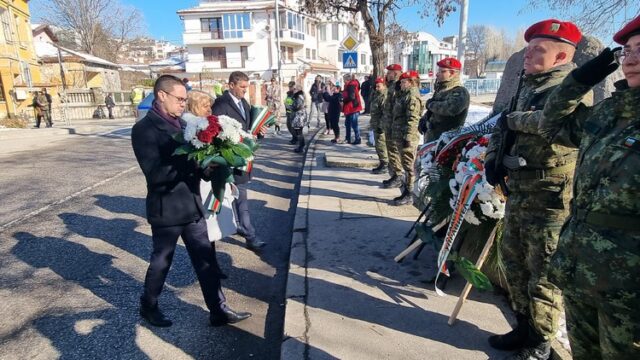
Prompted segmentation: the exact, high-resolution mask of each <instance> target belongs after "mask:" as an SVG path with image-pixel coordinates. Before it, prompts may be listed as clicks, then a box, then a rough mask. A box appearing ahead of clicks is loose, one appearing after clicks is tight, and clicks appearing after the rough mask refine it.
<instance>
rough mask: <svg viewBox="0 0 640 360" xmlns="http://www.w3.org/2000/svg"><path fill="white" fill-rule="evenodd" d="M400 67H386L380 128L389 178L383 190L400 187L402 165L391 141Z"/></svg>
mask: <svg viewBox="0 0 640 360" xmlns="http://www.w3.org/2000/svg"><path fill="white" fill-rule="evenodd" d="M401 74H402V67H401V66H400V65H398V64H392V65H389V66H387V102H386V103H385V106H384V111H383V116H382V127H383V128H384V136H385V139H387V156H388V157H389V175H391V178H389V179H387V180H384V181H383V182H382V186H383V187H384V188H399V187H401V186H402V179H401V178H400V175H401V174H402V164H401V163H400V150H399V149H398V147H397V146H396V143H395V142H393V141H391V139H392V137H391V123H392V122H393V104H394V102H395V93H396V92H399V91H400V81H399V79H400V75H401Z"/></svg>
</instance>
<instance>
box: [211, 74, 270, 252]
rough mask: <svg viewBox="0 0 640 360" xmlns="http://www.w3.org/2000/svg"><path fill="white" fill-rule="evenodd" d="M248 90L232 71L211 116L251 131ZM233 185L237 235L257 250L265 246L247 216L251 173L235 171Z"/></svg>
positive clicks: (245, 81) (240, 76)
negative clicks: (234, 121) (230, 119)
mask: <svg viewBox="0 0 640 360" xmlns="http://www.w3.org/2000/svg"><path fill="white" fill-rule="evenodd" d="M248 88H249V77H248V76H247V75H246V74H245V73H243V72H241V71H234V72H232V73H231V75H230V76H229V90H227V91H225V92H224V93H223V94H222V96H220V97H219V98H217V99H216V101H215V103H214V104H213V106H212V108H211V112H212V113H213V115H226V116H229V117H231V118H233V119H235V120H237V121H238V122H240V124H242V128H243V129H244V130H245V131H249V130H250V129H251V107H250V106H249V103H248V102H247V100H245V99H244V95H245V93H246V92H247V89H248ZM265 133H266V128H264V127H262V128H261V129H260V136H264V134H265ZM234 178H235V181H234V183H235V184H236V186H237V187H238V190H239V196H238V198H237V199H236V200H235V201H234V202H233V204H234V207H235V209H236V214H237V215H238V234H239V235H241V236H242V237H244V238H245V240H246V241H247V247H248V248H249V249H251V250H254V251H255V250H259V249H260V248H262V247H263V246H265V245H266V243H265V242H263V241H261V240H260V239H258V236H257V235H256V230H255V229H254V228H253V225H251V217H250V215H249V201H248V197H247V183H248V182H249V181H250V180H251V173H246V172H241V171H239V170H236V172H235V174H234Z"/></svg>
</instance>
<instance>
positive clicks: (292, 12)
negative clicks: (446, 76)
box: [178, 0, 373, 86]
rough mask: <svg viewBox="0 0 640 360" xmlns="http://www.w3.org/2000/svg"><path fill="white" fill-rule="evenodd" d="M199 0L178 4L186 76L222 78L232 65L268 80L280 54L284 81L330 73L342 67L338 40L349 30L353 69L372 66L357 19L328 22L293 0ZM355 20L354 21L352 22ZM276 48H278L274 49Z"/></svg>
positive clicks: (362, 71)
mask: <svg viewBox="0 0 640 360" xmlns="http://www.w3.org/2000/svg"><path fill="white" fill-rule="evenodd" d="M277 1H279V2H278V6H279V14H278V15H277V16H278V18H279V29H280V31H277V23H276V12H275V1H263V0H240V1H231V0H201V1H200V3H199V5H198V6H196V7H193V8H190V9H185V10H179V11H178V15H180V18H181V19H182V20H183V22H184V33H183V41H184V45H185V47H186V49H187V52H188V60H187V62H186V69H185V70H186V73H187V76H190V75H192V74H193V75H195V74H198V75H196V76H203V75H205V74H206V75H208V76H207V77H211V78H213V79H219V80H224V79H227V78H228V76H229V74H230V73H231V72H233V71H236V70H239V71H243V72H245V73H247V74H248V75H249V76H250V77H251V78H252V79H262V80H268V79H270V78H271V77H272V76H274V75H275V74H276V73H277V70H278V57H279V56H280V59H281V64H280V71H281V75H282V78H283V80H284V81H289V80H294V79H295V80H298V81H301V80H302V81H304V83H305V84H304V85H305V86H306V85H310V84H309V79H312V78H313V77H315V75H318V74H319V75H323V76H327V77H331V78H336V77H338V76H340V74H341V73H343V72H344V73H346V72H351V71H349V70H343V69H342V52H341V51H342V50H344V49H342V48H341V45H340V44H341V42H342V40H343V39H344V37H345V36H346V35H347V34H349V33H351V34H352V35H353V36H354V37H357V38H358V39H359V40H361V44H360V46H359V47H358V48H357V49H356V51H357V52H358V55H359V59H358V63H359V65H358V69H356V71H355V72H356V73H359V74H365V73H369V72H371V71H372V69H373V67H372V66H371V60H372V59H371V51H370V50H369V46H368V37H367V36H366V31H365V30H364V27H363V26H357V25H355V24H357V22H354V21H352V23H351V24H350V23H348V22H346V21H345V22H332V21H325V20H322V19H319V18H316V17H312V16H308V15H306V14H303V13H301V12H300V10H299V7H298V2H297V1H296V0H277ZM354 23H355V24H354ZM278 50H280V51H278Z"/></svg>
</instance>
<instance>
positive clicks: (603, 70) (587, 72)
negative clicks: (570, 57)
mask: <svg viewBox="0 0 640 360" xmlns="http://www.w3.org/2000/svg"><path fill="white" fill-rule="evenodd" d="M620 49H622V48H621V47H617V48H615V49H613V50H612V49H610V48H605V49H604V50H602V52H601V53H600V54H599V55H598V56H596V57H594V58H593V59H591V60H589V61H587V62H586V63H584V64H583V65H582V66H580V67H579V68H577V69H575V70H573V72H572V74H573V78H574V79H576V81H577V82H579V83H581V84H584V85H588V86H594V85H595V84H597V83H599V82H600V81H602V80H604V79H605V78H606V77H607V76H609V74H611V73H612V72H614V71H616V69H618V66H619V65H618V64H617V63H616V62H615V56H614V53H615V52H616V51H618V50H620Z"/></svg>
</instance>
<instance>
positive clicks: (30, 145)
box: [0, 117, 135, 156]
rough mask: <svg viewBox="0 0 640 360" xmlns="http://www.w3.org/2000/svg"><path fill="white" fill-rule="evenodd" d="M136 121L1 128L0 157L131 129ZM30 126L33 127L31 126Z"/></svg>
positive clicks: (95, 121) (96, 120)
mask: <svg viewBox="0 0 640 360" xmlns="http://www.w3.org/2000/svg"><path fill="white" fill-rule="evenodd" d="M134 123H135V119H134V118H132V117H130V118H120V119H112V120H111V119H83V120H71V121H70V124H69V125H66V124H64V123H62V122H60V121H58V122H55V121H54V123H53V127H52V128H46V127H45V125H44V124H42V126H41V128H39V129H37V128H33V127H29V128H25V129H13V128H0V142H2V147H1V148H0V156H6V155H11V154H12V153H14V152H18V151H25V150H35V149H42V148H45V147H47V146H50V145H51V144H53V143H55V142H57V141H60V140H65V139H69V138H71V137H73V136H74V135H76V136H77V135H80V136H91V135H98V134H102V133H108V132H111V131H114V130H118V129H125V128H130V127H131V126H133V124H134ZM29 126H33V124H30V125H29Z"/></svg>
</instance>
